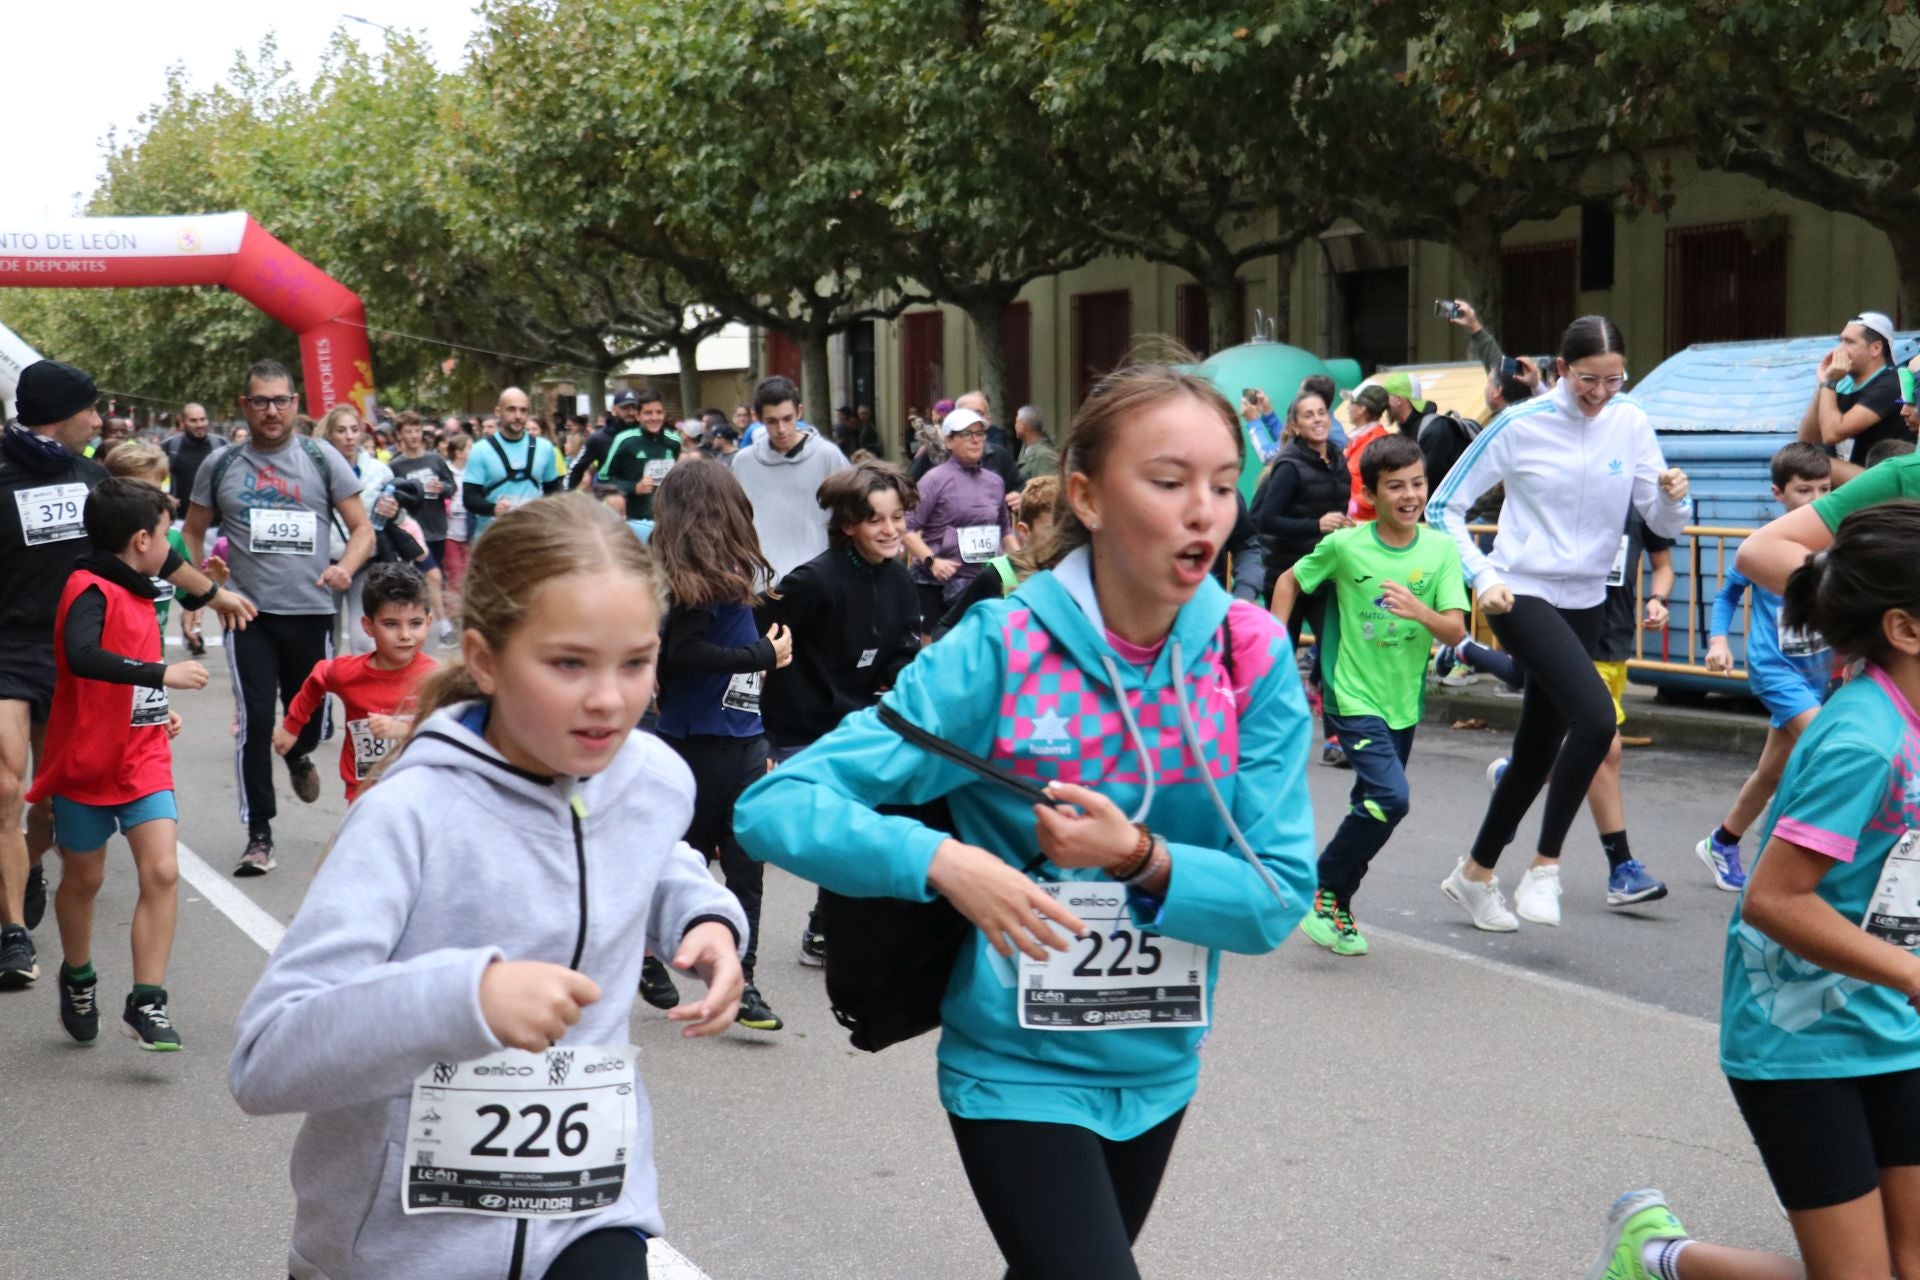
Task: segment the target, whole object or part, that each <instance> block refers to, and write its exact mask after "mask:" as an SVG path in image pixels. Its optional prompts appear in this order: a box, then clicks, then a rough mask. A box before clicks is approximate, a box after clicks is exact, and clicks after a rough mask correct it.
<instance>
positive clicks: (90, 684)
mask: <svg viewBox="0 0 1920 1280" xmlns="http://www.w3.org/2000/svg"><path fill="white" fill-rule="evenodd" d="M88 587H98V588H99V589H100V593H101V594H102V595H103V596H105V597H106V602H107V618H106V625H105V626H104V627H102V628H101V632H100V646H101V647H102V648H104V649H107V650H110V651H111V652H114V653H119V654H124V655H126V656H127V657H129V658H137V659H139V660H140V661H142V662H158V661H160V657H161V649H160V626H159V623H157V622H156V621H155V620H154V616H153V601H151V600H143V599H141V598H140V597H138V596H136V595H134V594H133V593H132V592H131V591H128V590H127V589H126V588H124V587H122V586H120V585H119V584H117V583H114V582H110V581H108V580H107V579H105V578H102V577H99V576H98V575H96V574H93V573H91V572H89V571H87V570H85V569H75V570H74V571H73V575H72V576H71V577H69V578H68V579H67V587H66V590H64V591H62V592H61V593H60V612H59V613H58V614H57V615H56V616H55V618H54V623H53V655H54V662H55V664H56V667H57V669H58V678H57V680H56V682H55V684H54V687H53V708H52V711H51V713H50V714H49V715H48V716H47V739H46V750H45V752H44V753H43V755H42V758H41V762H40V768H39V770H38V771H37V773H36V774H35V776H34V780H33V789H32V790H31V791H29V792H28V793H27V799H28V800H29V801H37V800H41V799H44V798H46V797H48V796H59V797H61V798H62V799H65V800H75V801H78V802H79V803H81V804H127V803H129V802H130V801H134V800H138V799H140V797H142V796H150V795H152V794H153V793H154V792H156V791H171V790H172V789H173V748H172V745H171V744H170V743H169V742H168V741H167V711H168V707H167V696H166V691H165V690H164V689H148V688H144V687H142V686H138V685H130V684H110V683H108V682H107V681H105V680H82V679H79V678H78V677H76V676H75V675H74V674H73V672H71V671H69V670H68V669H67V611H68V610H69V609H71V608H72V607H73V602H74V601H75V600H77V599H79V597H80V593H81V592H83V591H85V590H86V589H87V588H88Z"/></svg>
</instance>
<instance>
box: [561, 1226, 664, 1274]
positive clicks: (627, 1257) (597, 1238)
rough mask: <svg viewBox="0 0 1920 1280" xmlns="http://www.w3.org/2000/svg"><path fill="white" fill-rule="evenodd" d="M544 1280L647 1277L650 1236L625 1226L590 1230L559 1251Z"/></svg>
mask: <svg viewBox="0 0 1920 1280" xmlns="http://www.w3.org/2000/svg"><path fill="white" fill-rule="evenodd" d="M541 1280H647V1238H646V1237H645V1236H643V1235H641V1234H640V1233H639V1232H638V1231H629V1230H628V1229H627V1228H625V1227H607V1228H605V1229H603V1230H600V1231H589V1232H587V1234H585V1235H583V1236H581V1237H580V1238H579V1239H578V1240H575V1241H574V1242H573V1243H572V1244H570V1245H568V1246H567V1247H566V1248H564V1249H562V1250H561V1251H560V1256H559V1257H557V1258H555V1259H554V1260H553V1265H552V1266H550V1267H548V1268H547V1273H546V1275H544V1276H542V1277H541Z"/></svg>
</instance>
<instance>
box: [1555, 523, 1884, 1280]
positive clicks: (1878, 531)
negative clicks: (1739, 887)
mask: <svg viewBox="0 0 1920 1280" xmlns="http://www.w3.org/2000/svg"><path fill="white" fill-rule="evenodd" d="M1916 548H1920V502H1912V501H1896V502H1888V503H1883V504H1881V505H1879V506H1875V507H1871V508H1868V509H1865V510H1862V511H1860V512H1857V513H1856V514H1853V515H1850V516H1848V517H1847V518H1846V519H1845V520H1843V521H1842V522H1841V524H1840V528H1839V530H1838V533H1837V536H1836V537H1835V538H1834V542H1833V546H1832V548H1831V549H1829V550H1828V551H1825V552H1823V553H1821V554H1820V555H1817V556H1814V557H1812V558H1811V559H1809V560H1808V561H1807V562H1806V564H1805V565H1804V566H1802V567H1801V568H1800V569H1798V570H1797V571H1795V573H1794V574H1793V576H1792V577H1791V578H1790V579H1788V581H1787V589H1786V593H1785V595H1784V598H1783V604H1782V608H1781V620H1782V622H1783V623H1784V624H1785V625H1787V626H1792V627H1804V628H1811V629H1813V630H1816V631H1818V632H1819V633H1820V634H1821V635H1824V636H1825V637H1826V638H1827V640H1828V642H1829V643H1830V644H1831V645H1832V646H1833V649H1834V650H1835V652H1836V653H1838V654H1839V655H1841V656H1842V657H1843V658H1847V659H1864V660H1865V664H1866V668H1865V672H1864V674H1862V675H1861V676H1860V677H1858V678H1856V679H1854V680H1852V681H1850V682H1849V683H1848V684H1847V685H1846V687H1845V688H1843V689H1842V690H1841V691H1840V692H1839V693H1837V694H1835V695H1834V696H1833V697H1832V698H1831V699H1830V700H1829V701H1828V702H1827V704H1826V706H1825V707H1824V708H1822V709H1821V711H1820V713H1819V714H1818V715H1817V716H1816V717H1815V718H1814V720H1813V723H1812V724H1811V725H1810V726H1809V727H1808V728H1807V730H1806V731H1805V733H1803V734H1802V736H1801V738H1800V741H1799V744H1798V745H1797V746H1795V748H1794V750H1793V755H1792V756H1791V757H1790V758H1789V759H1788V761H1787V767H1786V772H1785V774H1784V775H1783V776H1782V777H1781V780H1780V788H1779V791H1778V792H1777V793H1776V795H1775V797H1774V802H1773V809H1772V812H1771V814H1770V815H1769V825H1768V830H1767V834H1766V838H1765V839H1764V840H1763V842H1762V851H1761V855H1760V858H1759V860H1758V861H1757V862H1756V863H1755V864H1754V867H1753V870H1752V872H1751V874H1750V875H1749V877H1748V880H1747V887H1746V889H1745V890H1744V892H1743V893H1742V894H1741V897H1740V901H1739V903H1738V905H1737V906H1736V907H1735V909H1734V913H1733V919H1732V921H1731V923H1730V924H1729V926H1728V930H1727V950H1726V968H1725V978H1724V993H1723V996H1722V1001H1721V1010H1720V1065H1721V1068H1722V1069H1723V1070H1724V1071H1725V1072H1726V1075H1727V1082H1728V1084H1729V1085H1730V1086H1731V1087H1732V1090H1733V1096H1734V1101H1735V1102H1736V1103H1737V1104H1738V1105H1739V1107H1740V1112H1741V1115H1742V1116H1743V1117H1744V1118H1745V1119H1746V1122H1747V1128H1748V1129H1749V1130H1750V1131H1751V1132H1752V1134H1753V1140H1754V1144H1755V1145H1756V1146H1757V1147H1758V1148H1759V1149H1760V1158H1761V1160H1762V1161H1763V1162H1764V1163H1765V1165H1766V1167H1767V1173H1768V1175H1769V1176H1770V1177H1771V1178H1772V1180H1773V1185H1774V1190H1775V1191H1776V1193H1777V1194H1778V1195H1779V1198H1780V1203H1781V1204H1782V1205H1783V1206H1784V1207H1785V1208H1786V1210H1787V1216H1788V1218H1789V1219H1790V1220H1791V1221H1792V1224H1793V1233H1794V1236H1795V1238H1796V1239H1797V1241H1798V1242H1799V1245H1800V1257H1801V1260H1802V1261H1801V1262H1800V1263H1795V1262H1792V1261H1790V1260H1788V1259H1785V1258H1776V1257H1771V1256H1769V1255H1762V1254H1754V1253H1749V1252H1747V1251H1744V1250H1732V1249H1725V1248H1721V1247H1719V1246H1713V1245H1704V1244H1696V1243H1694V1242H1692V1241H1689V1240H1687V1239H1686V1234H1685V1232H1684V1231H1683V1230H1681V1228H1680V1224H1679V1223H1678V1222H1676V1221H1674V1219H1673V1216H1672V1215H1671V1214H1670V1213H1669V1212H1668V1211H1667V1209H1666V1206H1665V1205H1664V1204H1662V1203H1659V1199H1660V1197H1659V1193H1658V1192H1652V1191H1646V1192H1633V1193H1629V1195H1627V1196H1623V1197H1621V1200H1620V1201H1619V1202H1616V1205H1615V1208H1614V1213H1613V1231H1614V1238H1613V1239H1612V1240H1611V1241H1610V1248H1611V1249H1612V1254H1611V1256H1610V1258H1602V1259H1601V1261H1600V1262H1599V1263H1596V1269H1595V1270H1593V1271H1590V1272H1589V1273H1588V1274H1589V1276H1591V1277H1594V1278H1595V1280H1598V1278H1599V1277H1606V1278H1607V1280H1616V1278H1617V1280H1642V1278H1643V1277H1649V1276H1657V1277H1663V1278H1669V1280H1670V1278H1672V1277H1685V1278H1686V1280H1712V1278H1717V1277H1723V1276H1724V1277H1735V1276H1737V1277H1740V1278H1741V1280H1753V1278H1756V1277H1757V1278H1759V1280H1776V1278H1777V1280H1797V1278H1798V1277H1801V1276H1803V1275H1804V1276H1811V1277H1816V1278H1824V1277H1842V1276H1845V1277H1852V1276H1874V1277H1878V1276H1885V1275H1889V1274H1893V1275H1900V1276H1914V1275H1920V1013H1916V1011H1915V1001H1916V1000H1920V953H1917V951H1916V949H1917V948H1920V710H1916V708H1920V561H1917V560H1916V559H1915V549H1916ZM1803 1266H1804V1270H1803V1269H1802V1267H1803ZM1636 1268H1638V1269H1636Z"/></svg>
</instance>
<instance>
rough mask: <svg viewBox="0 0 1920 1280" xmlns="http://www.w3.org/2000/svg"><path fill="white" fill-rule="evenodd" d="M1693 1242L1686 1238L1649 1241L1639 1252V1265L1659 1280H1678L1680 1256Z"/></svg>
mask: <svg viewBox="0 0 1920 1280" xmlns="http://www.w3.org/2000/svg"><path fill="white" fill-rule="evenodd" d="M1692 1243H1693V1241H1692V1240H1689V1239H1687V1238H1686V1237H1684V1236H1683V1237H1681V1238H1679V1239H1677V1240H1676V1239H1667V1240H1649V1241H1647V1243H1646V1245H1645V1246H1644V1247H1643V1248H1642V1249H1641V1251H1640V1265H1641V1266H1643V1267H1645V1268H1646V1269H1647V1273H1648V1274H1649V1275H1653V1276H1657V1277H1658V1278H1659V1280H1680V1255H1681V1254H1682V1253H1685V1252H1686V1249H1687V1246H1688V1245H1690V1244H1692Z"/></svg>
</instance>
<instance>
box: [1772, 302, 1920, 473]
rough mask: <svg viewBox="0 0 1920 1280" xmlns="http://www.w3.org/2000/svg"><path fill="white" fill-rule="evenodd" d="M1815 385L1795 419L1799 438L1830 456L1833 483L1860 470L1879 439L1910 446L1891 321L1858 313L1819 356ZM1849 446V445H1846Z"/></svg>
mask: <svg viewBox="0 0 1920 1280" xmlns="http://www.w3.org/2000/svg"><path fill="white" fill-rule="evenodd" d="M1816 376H1817V377H1818V379H1819V384H1818V385H1817V386H1816V387H1814V390H1813V400H1812V402H1811V403H1810V404H1808V405H1807V412H1806V414H1805V416H1803V417H1802V418H1801V419H1800V438H1801V439H1802V440H1805V441H1807V442H1808V443H1809V444H1817V445H1824V446H1825V447H1826V450H1827V452H1828V453H1831V454H1834V455H1835V458H1834V464H1833V483H1834V484H1835V485H1839V484H1840V483H1842V482H1843V481H1846V480H1850V479H1852V478H1853V477H1854V476H1857V475H1859V474H1860V472H1861V471H1862V470H1864V469H1865V467H1866V463H1867V453H1868V451H1869V450H1871V449H1872V448H1873V446H1875V445H1876V444H1879V443H1880V442H1881V441H1883V440H1900V441H1904V442H1906V443H1908V444H1911V443H1913V441H1914V433H1913V431H1912V429H1911V428H1909V427H1908V426H1907V424H1906V422H1905V420H1904V419H1902V418H1901V416H1900V379H1899V375H1898V374H1896V373H1895V372H1894V368H1893V321H1891V320H1889V319H1888V318H1887V317H1886V315H1885V314H1883V313H1882V312H1879V311H1862V312H1861V313H1860V314H1859V315H1857V316H1855V317H1854V318H1853V319H1851V320H1849V321H1847V323H1846V325H1845V326H1844V327H1843V328H1842V329H1841V330H1840V344H1839V345H1838V346H1836V347H1834V349H1833V350H1831V351H1829V352H1827V353H1826V354H1825V355H1823V356H1821V357H1820V366H1819V368H1818V369H1817V370H1816ZM1849 442H1851V443H1850V444H1849Z"/></svg>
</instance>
